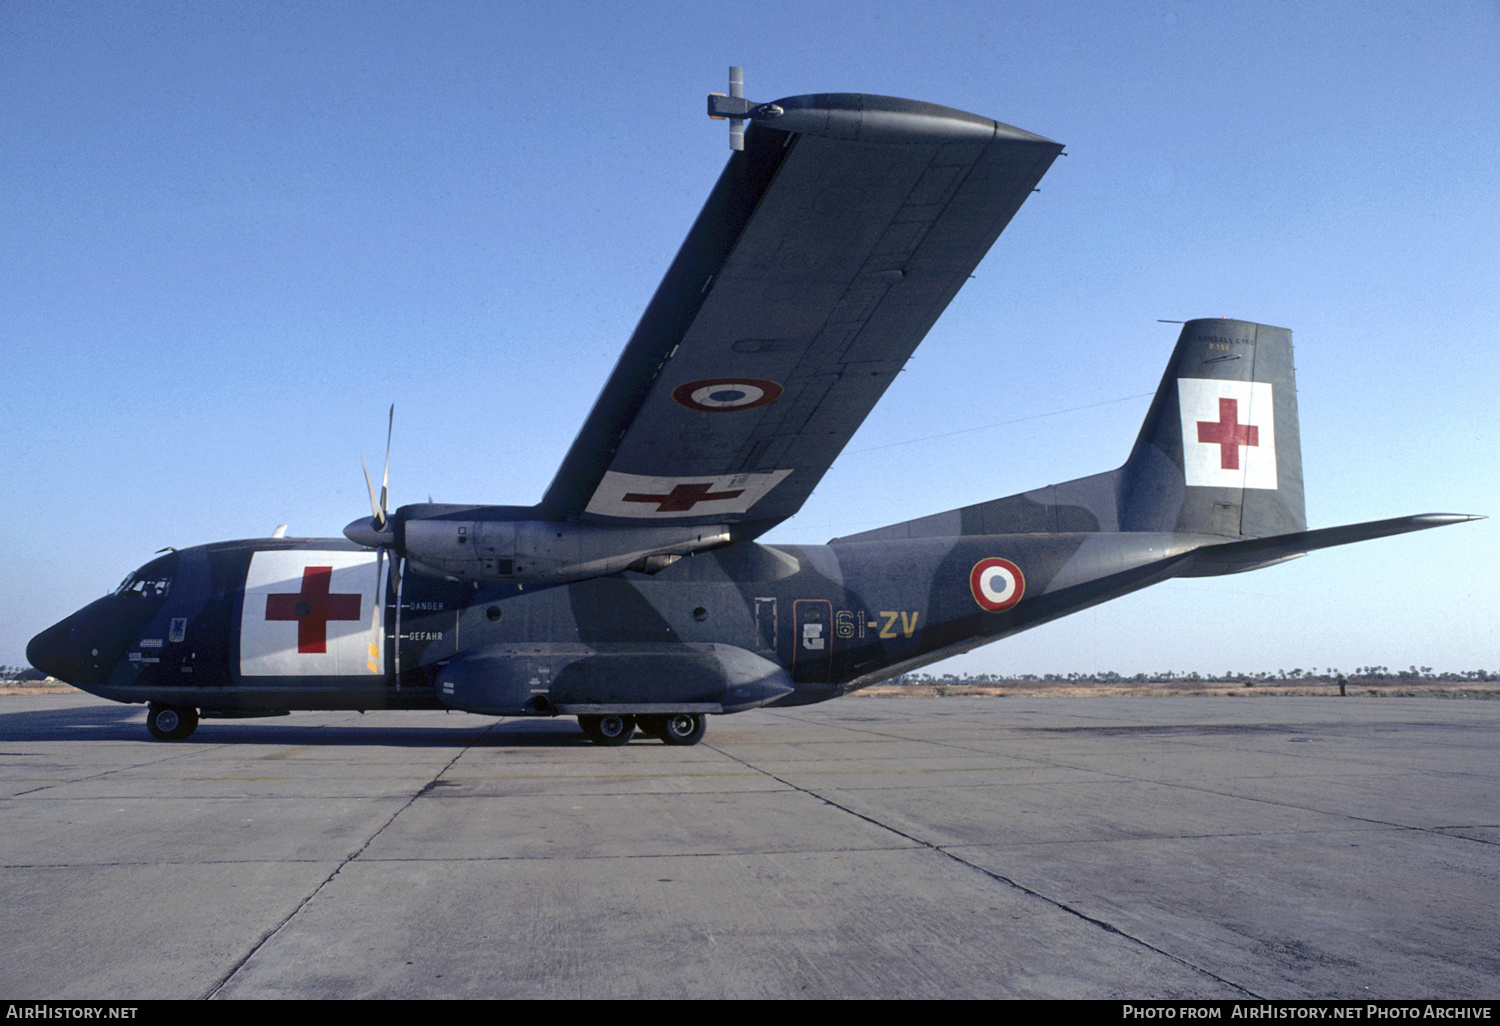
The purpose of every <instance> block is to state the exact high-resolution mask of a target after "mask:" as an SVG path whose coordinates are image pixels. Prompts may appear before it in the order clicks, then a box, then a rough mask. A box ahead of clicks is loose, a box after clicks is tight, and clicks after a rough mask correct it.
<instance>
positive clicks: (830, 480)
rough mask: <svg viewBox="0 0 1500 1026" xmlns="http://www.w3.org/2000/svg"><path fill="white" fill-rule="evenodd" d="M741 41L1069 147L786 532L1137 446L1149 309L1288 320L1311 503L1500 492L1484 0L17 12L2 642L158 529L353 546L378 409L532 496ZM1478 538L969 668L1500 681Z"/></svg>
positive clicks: (1411, 539)
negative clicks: (274, 534)
mask: <svg viewBox="0 0 1500 1026" xmlns="http://www.w3.org/2000/svg"><path fill="white" fill-rule="evenodd" d="M731 63H734V64H741V65H744V66H745V69H746V71H745V75H746V92H747V94H748V95H749V96H751V97H752V98H754V99H757V100H769V99H774V98H776V97H780V96H786V95H793V94H797V93H807V92H823V91H851V92H870V93H884V94H890V95H898V96H907V97H911V98H915V99H921V100H927V101H932V102H936V103H943V104H947V105H950V106H955V107H960V108H963V109H967V110H972V111H975V112H977V113H980V114H984V115H987V116H990V117H994V118H996V119H998V120H1000V121H1004V122H1008V123H1010V124H1014V125H1017V126H1018V127H1021V128H1025V129H1027V130H1029V131H1033V132H1037V133H1039V134H1041V135H1045V136H1048V137H1050V138H1053V139H1057V140H1059V141H1061V142H1064V143H1066V144H1067V145H1068V156H1067V157H1066V158H1063V159H1061V160H1059V161H1058V162H1057V164H1056V165H1055V166H1054V168H1053V170H1052V171H1051V172H1050V173H1049V174H1048V176H1047V177H1046V178H1045V179H1044V180H1043V182H1042V191H1041V192H1040V193H1038V194H1036V195H1034V196H1033V197H1032V198H1031V199H1030V200H1029V201H1028V202H1027V204H1026V206H1025V207H1024V208H1023V209H1022V211H1021V213H1020V214H1019V215H1018V216H1017V218H1016V219H1015V221H1014V222H1013V223H1012V225H1011V227H1010V228H1009V229H1008V230H1007V231H1006V233H1005V235H1003V236H1002V237H1001V240H1000V242H999V243H998V244H997V245H996V247H995V249H994V250H993V251H992V252H991V254H990V256H989V257H988V258H987V259H986V261H985V262H984V264H982V265H981V267H980V269H979V272H978V274H977V276H976V278H975V280H974V281H972V282H970V283H969V285H968V286H966V288H965V289H964V291H963V292H962V293H961V294H960V295H959V297H958V299H957V300H956V301H955V302H954V303H953V305H952V306H951V307H950V308H949V311H948V313H947V314H946V315H945V316H944V318H943V319H942V320H941V321H940V322H939V324H938V326H937V328H936V329H935V330H934V331H933V333H932V334H931V335H930V336H929V337H928V340H927V341H926V342H925V343H924V344H923V346H922V348H920V349H919V350H918V351H917V355H916V358H915V359H914V360H913V361H912V363H911V364H910V366H909V367H908V369H907V371H906V373H905V374H903V375H902V376H901V380H900V381H898V382H897V384H896V385H895V386H894V387H893V388H892V389H891V390H890V392H889V393H888V394H887V396H886V398H885V399H884V400H883V401H882V403H881V405H880V407H879V408H878V409H877V410H876V412H875V413H874V414H873V415H872V416H871V417H870V419H869V420H868V421H867V422H866V425H865V426H864V428H863V429H862V430H861V432H860V433H859V435H858V436H856V438H855V439H854V441H853V443H852V444H851V445H850V446H849V449H848V450H847V451H846V453H845V454H844V456H843V457H842V458H841V459H840V461H839V462H838V463H837V464H836V465H835V467H834V469H833V470H832V471H831V472H830V473H829V475H828V476H827V477H826V478H825V479H824V482H823V484H822V485H821V487H820V488H819V489H818V491H817V492H816V494H815V495H814V496H813V498H812V500H811V501H810V502H809V503H808V505H807V506H806V507H805V508H804V510H803V511H802V513H801V514H800V515H799V516H798V517H796V518H795V519H794V520H792V521H789V522H788V523H787V524H785V525H783V526H782V527H781V528H779V529H777V530H776V531H775V532H773V534H772V535H771V536H770V537H769V538H768V539H767V540H770V541H773V542H774V541H777V540H780V541H783V542H788V543H821V542H823V541H826V540H827V539H828V538H829V537H832V536H835V535H840V534H848V533H852V532H854V531H858V530H863V529H865V528H868V527H874V526H878V525H880V524H883V523H889V522H893V521H898V520H904V519H908V518H910V517H914V516H919V515H922V514H925V513H931V512H936V511H937V510H941V509H947V508H951V507H954V506H958V505H963V504H965V503H970V502H975V501H980V500H983V499H987V498H993V497H996V496H1000V495H1007V494H1011V493H1013V492H1017V491H1021V490H1024V489H1028V488H1032V487H1037V486H1040V485H1044V484H1048V483H1051V482H1055V481H1061V480H1066V479H1069V478H1073V477H1078V476H1081V475H1084V474H1089V473H1094V472H1097V471H1101V470H1106V469H1109V468H1110V467H1113V466H1115V465H1117V464H1118V463H1120V462H1121V461H1122V460H1123V458H1124V456H1125V455H1126V452H1127V451H1128V448H1129V446H1130V443H1131V442H1132V441H1133V439H1134V437H1135V433H1136V431H1137V429H1138V427H1139V423H1140V420H1141V418H1142V417H1143V416H1144V413H1145V409H1146V406H1147V403H1148V401H1149V400H1148V399H1147V398H1146V396H1147V395H1148V394H1149V393H1150V392H1152V391H1153V390H1154V389H1155V387H1156V384H1157V381H1158V379H1159V377H1160V375H1161V370H1162V367H1163V366H1164V364H1165V361H1166V359H1167V356H1168V354H1169V353H1170V351H1171V347H1172V344H1173V342H1174V340H1175V338H1176V332H1177V328H1176V326H1175V325H1168V324H1160V323H1158V319H1173V320H1185V319H1189V318H1192V317H1202V316H1220V315H1225V316H1231V317H1239V318H1244V319H1247V320H1255V321H1260V322H1263V323H1268V324H1275V325H1282V326H1286V327H1290V328H1292V329H1293V330H1294V331H1295V333H1296V335H1295V338H1296V342H1297V373H1298V384H1299V397H1300V401H1301V419H1302V436H1303V456H1304V463H1305V471H1306V479H1307V495H1308V516H1309V521H1310V522H1311V524H1312V526H1317V527H1322V526H1332V525H1335V524H1340V523H1347V522H1354V521H1361V520H1372V519H1379V518H1383V517H1388V516H1396V515H1401V514H1406V513H1418V512H1430V511H1439V512H1450V511H1451V512H1474V513H1491V514H1493V513H1497V512H1500V485H1497V483H1496V476H1497V475H1496V471H1497V469H1500V466H1497V464H1500V460H1497V449H1500V402H1497V395H1500V345H1497V343H1500V198H1497V197H1500V160H1497V159H1496V154H1497V153H1500V71H1497V70H1496V68H1497V67H1500V4H1496V3H1494V2H1492V0H1491V2H1477V3H1431V4H1406V3H1391V4H1382V3H1369V2H1362V3H1338V2H1331V3H1319V4H1305V3H1284V4H1283V3H1268V2H1255V3H1233V2H1222V3H1208V2H1201V0H1194V2H1177V0H1162V2H1156V3H984V4H965V3H932V4H925V5H912V4H907V3H891V4H886V3H860V4H849V3H818V2H798V3H743V2H742V3H737V4H726V5H702V4H688V3H642V4H631V3H608V4H592V5H591V4H546V3H509V4H507V3H473V4H460V3H431V4H415V3H406V4H380V3H356V4H335V3H307V4H297V5H293V4H290V3H272V4H257V3H234V4H227V3H226V4H216V3H215V4H208V3H204V4H191V5H183V4H165V3H160V4H158V3H68V2H57V3H47V4H24V3H4V4H0V138H3V139H4V140H5V143H4V159H3V161H0V183H3V187H0V271H3V273H0V346H3V352H4V354H5V360H4V364H3V367H4V370H5V377H4V381H3V386H4V388H5V390H6V393H7V395H8V398H9V403H8V407H9V413H10V416H9V430H8V432H7V440H6V443H5V445H4V448H3V450H0V474H3V478H0V480H3V481H4V482H5V484H6V486H7V492H8V495H7V500H8V501H7V502H6V510H7V512H6V514H5V530H4V531H3V533H0V546H3V548H0V554H3V559H4V562H3V565H4V566H5V574H4V583H5V587H4V588H3V589H0V663H11V664H14V663H20V662H22V661H23V658H24V656H23V653H24V648H25V643H26V640H27V639H28V638H29V637H30V636H31V635H32V634H34V633H35V632H37V631H38V630H40V629H42V628H44V627H46V626H47V625H49V624H51V623H53V622H55V621H56V620H58V619H60V618H61V617H63V616H64V615H66V614H67V613H69V612H71V611H72V610H73V609H75V608H77V607H78V606H80V605H82V604H84V603H85V602H87V601H89V600H91V599H92V598H94V597H96V596H98V595H100V594H102V593H103V592H104V591H106V590H108V589H109V588H111V587H113V586H114V585H115V584H116V583H117V582H118V581H119V579H120V578H121V577H123V576H124V575H125V574H126V572H128V571H129V570H131V569H133V568H134V567H136V566H137V565H139V564H141V563H143V562H145V561H146V559H148V558H149V557H150V555H151V554H152V553H153V552H154V551H156V550H157V549H160V548H162V547H163V546H166V545H174V546H178V547H183V546H187V545H193V544H199V543H203V542H209V541H215V540H221V539H226V538H238V537H254V536H258V535H266V534H269V533H270V532H271V530H272V529H273V528H274V527H275V526H276V525H277V524H279V523H287V524H289V525H290V529H289V533H291V534H293V535H314V536H337V535H338V534H339V532H340V530H341V529H342V527H343V525H344V524H345V523H347V522H348V521H349V520H351V519H353V518H355V517H357V516H360V515H362V514H364V513H367V512H368V501H367V499H366V497H365V492H364V484H363V479H362V478H361V476H360V471H359V463H358V460H359V456H360V454H364V456H365V457H366V458H367V459H368V460H369V461H371V462H372V463H377V464H378V462H379V459H380V455H381V450H382V447H383V445H384V441H385V439H384V428H385V423H384V422H385V411H386V407H387V406H388V405H389V404H390V403H392V402H394V403H395V404H396V432H395V444H394V448H393V453H392V493H393V494H392V500H393V504H400V503H402V502H413V501H423V500H425V499H426V498H427V497H428V496H429V495H430V496H432V497H433V498H435V499H437V500H438V501H453V502H493V503H509V504H529V503H532V502H535V501H537V500H538V499H539V498H540V497H541V494H542V492H543V490H544V489H545V487H546V485H547V483H548V482H549V481H550V480H551V477H552V474H553V472H554V470H555V469H556V467H557V465H558V463H559V461H560V460H561V457H562V454H563V453H564V451H565V450H566V448H567V446H568V445H569V444H570V443H571V441H572V439H573V436H574V434H575V433H576V431H577V429H578V427H579V425H580V424H581V423H582V420H583V418H584V416H585V414H586V413H587V411H588V409H589V407H590V405H591V404H592V402H593V400H594V397H595V396H596V395H597V393H598V391H599V388H600V386H601V385H602V383H603V381H604V378H605V376H606V375H607V374H608V372H609V370H610V369H611V367H612V366H613V363H614V360H615V357H616V356H617V355H618V353H619V350H620V348H621V346H622V345H623V344H624V341H625V339H626V338H627V337H628V336H629V334H630V331H631V329H632V328H633V327H634V324H635V321H636V318H637V317H638V316H639V314H640V311H641V309H642V308H643V307H644V305H645V303H646V301H647V299H648V298H649V297H650V295H651V292H652V291H653V290H654V288H655V286H656V284H657V281H658V280H659V278H660V275H661V274H662V272H663V270H664V269H665V268H666V266H667V264H668V263H669V262H670V260H671V258H672V256H673V255H674V254H675V252H676V248H677V246H678V244H679V243H680V242H681V240H682V237H683V236H684V234H685V233H686V231H687V228H688V226H689V225H690V224H691V221H692V219H693V217H694V216H695V215H696V214H697V212H698V209H699V207H700V205H701V203H702V201H703V199H704V198H705V197H706V195H707V193H708V191H709V188H710V187H711V186H712V184H713V182H714V179H715V178H716V176H717V174H718V172H719V170H720V168H721V167H722V165H723V162H724V160H725V159H726V157H727V155H728V146H727V140H726V129H725V128H724V126H723V125H722V124H721V123H718V122H712V121H709V120H708V119H707V118H706V117H704V115H703V96H704V94H706V93H707V92H710V91H723V89H724V86H725V78H726V73H727V67H728V65H729V64H731ZM992 425H998V426H992ZM969 429H978V430H969ZM960 431H962V432H963V433H961V434H953V432H960ZM931 436H944V437H940V438H932V437H931ZM923 439H928V440H925V441H924V440H923ZM1495 524H1496V521H1487V522H1482V523H1477V524H1468V525H1461V526H1458V527H1452V528H1446V529H1443V530H1439V531H1433V532H1426V533H1424V534H1420V535H1412V536H1407V537H1404V538H1397V539H1388V540H1383V541H1378V542H1371V543H1367V544H1364V545H1359V546H1352V547H1348V548H1344V549H1338V550H1331V551H1327V552H1322V553H1317V554H1314V555H1311V556H1309V557H1306V558H1304V559H1301V560H1297V561H1295V562H1293V563H1291V564H1287V565H1285V566H1282V567H1277V568H1273V569H1271V570H1267V571H1262V572H1259V573H1256V574H1252V575H1245V576H1238V577H1230V578H1220V579H1194V580H1186V581H1178V582H1171V583H1169V584H1166V585H1163V586H1160V587H1158V588H1155V589H1151V590H1148V591H1146V592H1143V593H1141V594H1139V595H1136V596H1133V597H1130V598H1127V599H1125V600H1121V601H1119V602H1116V603H1113V604H1111V605H1107V606H1104V607H1101V608H1099V609H1097V610H1090V611H1087V612H1085V613H1082V614H1080V615H1078V616H1076V617H1073V618H1071V619H1069V620H1065V621H1061V622H1059V623H1057V624H1054V625H1050V626H1048V627H1045V628H1041V629H1039V630H1037V631H1034V632H1031V633H1030V634H1029V635H1026V636H1023V637H1021V638H1018V639H1015V640H1012V641H1010V642H1006V643H1002V644H1000V645H995V646H990V647H988V648H986V649H982V650H980V651H979V652H976V653H973V654H971V655H970V656H967V657H965V658H963V659H961V660H957V661H955V662H954V663H952V664H950V668H952V669H954V670H957V671H960V672H962V671H969V672H980V671H993V672H1017V673H1026V672H1030V673H1045V672H1064V673H1066V672H1070V671H1082V672H1088V671H1092V670H1111V669H1113V670H1118V671H1121V672H1136V671H1141V670H1156V669H1177V670H1186V669H1198V670H1212V671H1216V672H1217V671H1222V670H1226V669H1241V670H1274V669H1278V668H1286V669H1290V668H1292V667H1302V668H1304V669H1306V668H1309V667H1313V666H1316V667H1328V666H1338V667H1343V668H1345V669H1349V668H1352V667H1353V666H1356V665H1364V664H1369V663H1377V664H1385V665H1389V666H1392V667H1405V666H1408V665H1411V664H1418V665H1431V666H1435V667H1438V668H1444V669H1469V668H1479V667H1484V668H1488V669H1500V597H1497V595H1500V589H1497V588H1496V587H1495V586H1494V584H1493V583H1492V579H1493V578H1494V576H1495V573H1496V570H1497V568H1500V558H1497V557H1500V534H1497V528H1496V526H1495Z"/></svg>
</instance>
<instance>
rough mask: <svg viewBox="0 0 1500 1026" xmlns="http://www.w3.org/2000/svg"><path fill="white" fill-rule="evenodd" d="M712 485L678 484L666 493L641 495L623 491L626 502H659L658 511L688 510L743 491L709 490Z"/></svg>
mask: <svg viewBox="0 0 1500 1026" xmlns="http://www.w3.org/2000/svg"><path fill="white" fill-rule="evenodd" d="M712 487H713V486H712V485H706V484H680V485H677V486H676V487H674V488H673V489H672V490H671V491H670V492H668V493H667V494H666V495H642V494H640V493H639V492H627V493H625V501H626V502H659V503H661V505H660V506H657V507H656V512H658V513H682V512H684V511H686V510H690V509H692V508H693V506H695V505H696V504H698V503H700V502H712V501H713V500H715V499H733V498H737V497H739V496H740V495H743V494H744V493H745V490H744V489H743V488H740V489H737V490H735V491H732V492H711V491H709V489H710V488H712Z"/></svg>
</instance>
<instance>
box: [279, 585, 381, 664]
mask: <svg viewBox="0 0 1500 1026" xmlns="http://www.w3.org/2000/svg"><path fill="white" fill-rule="evenodd" d="M332 580H333V567H331V566H310V567H307V568H306V569H305V570H303V571H302V590H301V591H300V592H298V593H297V594H295V595H292V594H281V595H267V596H266V619H267V620H296V621H297V651H298V652H299V653H305V652H327V651H328V621H329V620H358V619H359V599H360V596H359V593H358V592H356V593H354V594H352V595H330V594H328V588H329V584H330V582H331V581H332Z"/></svg>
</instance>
